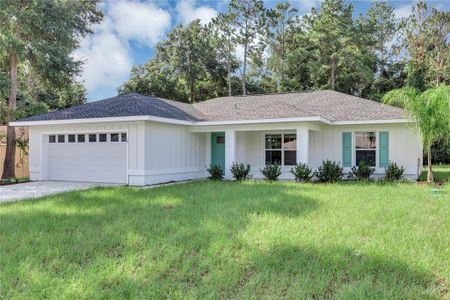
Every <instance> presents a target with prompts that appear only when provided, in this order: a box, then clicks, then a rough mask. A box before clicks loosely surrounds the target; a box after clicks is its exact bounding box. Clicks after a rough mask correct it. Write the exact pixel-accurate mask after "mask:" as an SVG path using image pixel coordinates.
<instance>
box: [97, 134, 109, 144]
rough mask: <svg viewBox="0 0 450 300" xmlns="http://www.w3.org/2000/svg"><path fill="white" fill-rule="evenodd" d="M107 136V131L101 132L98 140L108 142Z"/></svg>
mask: <svg viewBox="0 0 450 300" xmlns="http://www.w3.org/2000/svg"><path fill="white" fill-rule="evenodd" d="M106 137H107V135H106V133H101V134H99V135H98V141H99V142H102V143H104V142H106Z"/></svg>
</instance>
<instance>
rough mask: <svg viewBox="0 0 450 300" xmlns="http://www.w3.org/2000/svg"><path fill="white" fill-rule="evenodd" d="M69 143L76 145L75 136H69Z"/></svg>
mask: <svg viewBox="0 0 450 300" xmlns="http://www.w3.org/2000/svg"><path fill="white" fill-rule="evenodd" d="M67 141H68V142H69V143H75V134H69V135H68V136H67Z"/></svg>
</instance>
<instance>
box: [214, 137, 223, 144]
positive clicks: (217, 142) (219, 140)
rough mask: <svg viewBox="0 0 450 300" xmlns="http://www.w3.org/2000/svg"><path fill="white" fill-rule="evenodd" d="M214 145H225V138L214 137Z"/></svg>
mask: <svg viewBox="0 0 450 300" xmlns="http://www.w3.org/2000/svg"><path fill="white" fill-rule="evenodd" d="M216 144H225V137H224V136H223V135H219V136H216Z"/></svg>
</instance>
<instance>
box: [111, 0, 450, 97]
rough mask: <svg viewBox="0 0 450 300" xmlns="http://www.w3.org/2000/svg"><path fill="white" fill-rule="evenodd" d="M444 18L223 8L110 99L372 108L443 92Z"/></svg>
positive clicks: (376, 8)
mask: <svg viewBox="0 0 450 300" xmlns="http://www.w3.org/2000/svg"><path fill="white" fill-rule="evenodd" d="M449 18H450V13H449V12H444V11H439V10H438V9H436V8H434V7H432V6H430V5H428V4H425V3H424V2H420V1H419V2H417V3H416V5H415V6H414V9H413V11H412V13H411V15H410V16H408V17H406V18H403V19H398V18H397V17H396V16H395V14H394V9H393V7H391V6H390V5H389V4H387V3H386V2H383V1H375V2H372V4H371V7H370V9H369V10H368V11H367V12H366V13H365V14H364V15H359V16H357V17H355V16H354V9H353V6H352V4H351V3H349V2H347V1H344V0H325V1H323V2H322V4H321V5H320V7H319V8H317V9H316V8H313V9H311V11H310V12H309V13H308V14H305V15H304V16H300V15H299V13H298V11H297V10H296V9H294V8H293V7H292V6H291V3H290V2H289V1H284V2H283V1H281V2H279V3H276V4H275V5H274V6H273V7H272V8H266V7H265V6H264V2H263V1H260V0H251V1H241V0H232V1H230V3H229V7H228V10H227V11H226V12H224V13H221V14H219V15H218V16H217V17H216V18H215V19H213V20H212V22H211V23H210V24H207V25H205V26H202V25H201V24H200V22H199V21H198V20H196V21H193V22H192V23H191V24H188V25H180V26H177V27H176V28H174V29H173V30H172V31H171V32H170V33H169V34H168V35H167V38H166V39H165V40H164V41H162V42H160V43H159V44H158V46H157V47H156V54H155V56H154V58H152V59H150V61H149V62H147V63H145V64H144V65H142V66H135V67H133V70H132V74H131V77H130V79H129V80H128V81H127V82H126V83H125V84H124V85H123V86H122V87H120V88H119V92H120V93H125V92H132V91H136V92H140V93H144V94H148V95H153V96H160V97H166V98H171V99H176V100H179V101H185V102H186V101H190V102H195V101H202V100H205V99H208V98H211V97H215V96H224V95H238V94H247V93H250V94H251V93H271V92H289V91H299V90H308V89H334V90H337V91H341V92H345V93H349V94H353V95H357V96H362V97H366V98H369V99H373V100H377V101H380V100H381V98H382V96H383V95H384V94H385V93H386V92H387V91H390V90H392V89H396V88H400V87H402V86H404V85H407V86H410V87H414V88H416V89H418V90H420V91H424V90H425V89H427V88H430V87H433V86H435V85H437V84H441V83H447V84H449V83H450V61H449V57H450V52H449V44H448V39H447V37H448V33H449V26H450V25H449V24H450V22H449Z"/></svg>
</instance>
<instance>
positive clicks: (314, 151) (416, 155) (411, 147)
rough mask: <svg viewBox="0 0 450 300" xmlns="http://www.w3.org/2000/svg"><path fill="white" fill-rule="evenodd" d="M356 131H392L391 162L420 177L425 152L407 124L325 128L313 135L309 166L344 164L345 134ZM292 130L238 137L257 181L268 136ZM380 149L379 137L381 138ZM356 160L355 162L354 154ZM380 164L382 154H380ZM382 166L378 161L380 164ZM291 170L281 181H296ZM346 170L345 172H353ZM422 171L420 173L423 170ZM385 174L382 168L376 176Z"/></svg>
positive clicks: (284, 171)
mask: <svg viewBox="0 0 450 300" xmlns="http://www.w3.org/2000/svg"><path fill="white" fill-rule="evenodd" d="M349 131H351V132H354V131H376V132H378V131H389V160H390V161H394V162H396V163H397V164H399V165H401V166H403V167H404V168H405V175H406V176H408V177H410V178H416V177H417V170H418V159H420V164H419V165H420V166H421V163H422V161H421V160H422V148H421V146H420V140H419V139H418V136H417V134H416V133H415V131H414V130H413V129H411V128H409V127H408V125H406V124H397V125H354V126H321V128H320V131H313V130H310V132H309V163H308V164H309V165H310V166H311V167H312V168H313V169H316V168H317V167H318V166H320V165H321V163H322V161H323V160H325V159H330V160H333V161H336V162H342V132H349ZM292 132H293V131H292V130H274V131H264V130H260V131H243V132H238V133H237V156H236V157H237V161H238V162H244V163H247V164H250V167H251V173H252V175H253V177H254V178H261V177H262V174H261V172H260V169H262V168H263V166H264V159H265V158H264V135H265V134H267V133H292ZM377 147H378V136H377ZM352 159H353V160H354V159H355V155H354V153H352ZM377 160H378V152H377ZM377 165H378V161H377ZM290 169H291V167H283V168H282V175H281V176H280V178H281V179H292V178H293V177H292V175H291V174H290V173H289V170H290ZM349 171H350V168H345V169H344V172H346V173H347V172H349ZM419 171H420V170H419ZM383 173H384V168H378V169H377V170H376V174H378V175H381V174H383Z"/></svg>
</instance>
